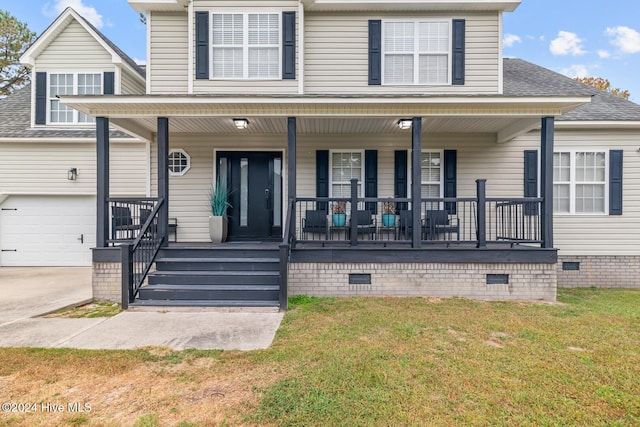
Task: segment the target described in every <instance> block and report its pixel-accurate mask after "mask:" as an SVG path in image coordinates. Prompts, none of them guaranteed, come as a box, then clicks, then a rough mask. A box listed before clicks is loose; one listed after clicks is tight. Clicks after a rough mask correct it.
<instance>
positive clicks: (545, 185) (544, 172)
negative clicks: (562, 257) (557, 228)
mask: <svg viewBox="0 0 640 427" xmlns="http://www.w3.org/2000/svg"><path fill="white" fill-rule="evenodd" d="M553 134H554V118H553V117H543V118H542V132H541V140H540V158H541V159H540V191H541V192H542V212H541V218H540V230H541V232H542V247H543V248H553Z"/></svg>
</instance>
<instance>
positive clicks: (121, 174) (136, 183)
mask: <svg viewBox="0 0 640 427" xmlns="http://www.w3.org/2000/svg"><path fill="white" fill-rule="evenodd" d="M0 153H1V155H0V193H2V194H21V193H30V194H52V195H53V194H95V192H96V145H95V143H54V142H48V143H47V142H42V143H26V142H20V143H0ZM110 156H111V157H110V159H111V171H110V172H111V194H112V195H114V196H117V195H132V196H134V195H135V196H144V195H145V194H146V184H147V178H146V170H147V169H146V167H145V164H146V158H147V155H146V145H145V144H143V143H117V142H112V143H111V151H110ZM72 167H74V168H77V169H78V179H77V180H75V181H69V180H68V179H67V171H68V170H69V169H70V168H72Z"/></svg>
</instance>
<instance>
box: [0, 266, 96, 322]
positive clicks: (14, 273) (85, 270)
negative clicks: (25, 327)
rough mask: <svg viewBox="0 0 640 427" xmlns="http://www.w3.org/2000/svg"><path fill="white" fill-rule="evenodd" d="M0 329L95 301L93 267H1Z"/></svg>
mask: <svg viewBox="0 0 640 427" xmlns="http://www.w3.org/2000/svg"><path fill="white" fill-rule="evenodd" d="M0 295H2V297H0V327H1V326H4V325H6V324H9V323H13V322H16V321H18V320H22V319H28V318H30V317H34V316H39V315H41V314H44V313H48V312H51V311H53V310H57V309H59V308H62V307H66V306H69V305H71V304H77V303H81V302H85V301H90V300H91V267H0Z"/></svg>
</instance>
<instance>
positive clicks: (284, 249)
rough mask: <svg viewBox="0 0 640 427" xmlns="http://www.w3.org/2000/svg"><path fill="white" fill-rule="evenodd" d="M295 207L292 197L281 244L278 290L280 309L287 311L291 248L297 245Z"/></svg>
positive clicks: (294, 200)
mask: <svg viewBox="0 0 640 427" xmlns="http://www.w3.org/2000/svg"><path fill="white" fill-rule="evenodd" d="M295 209H296V199H295V198H292V199H291V200H290V202H289V209H287V217H286V218H287V219H286V221H285V223H284V236H283V238H282V243H281V244H280V290H279V292H278V294H279V296H278V300H279V303H280V310H282V311H285V310H287V308H288V302H287V300H288V275H289V257H290V256H291V248H292V247H293V246H295V239H296V231H295V218H296V215H295Z"/></svg>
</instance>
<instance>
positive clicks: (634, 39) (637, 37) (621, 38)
mask: <svg viewBox="0 0 640 427" xmlns="http://www.w3.org/2000/svg"><path fill="white" fill-rule="evenodd" d="M607 35H608V36H609V37H611V38H612V39H613V40H611V44H612V45H614V46H617V47H618V48H620V50H621V51H622V52H624V53H638V52H640V33H639V32H637V31H636V30H634V29H633V28H629V27H623V26H620V27H615V28H607Z"/></svg>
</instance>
